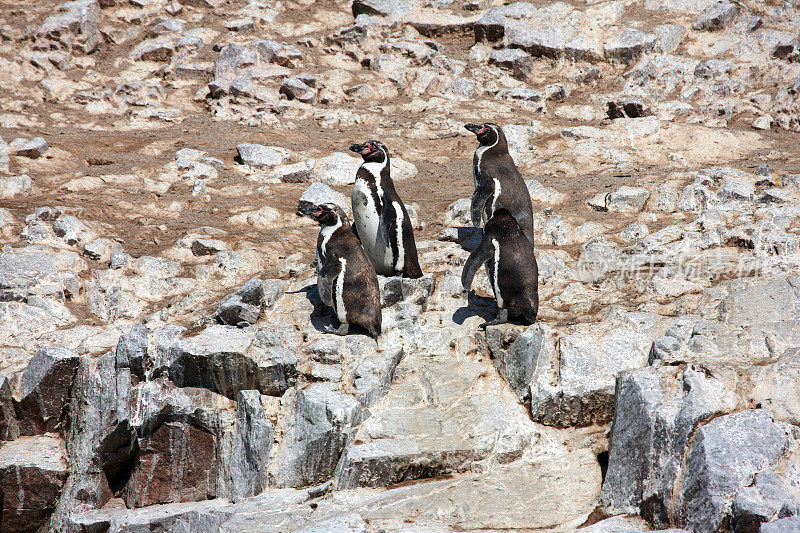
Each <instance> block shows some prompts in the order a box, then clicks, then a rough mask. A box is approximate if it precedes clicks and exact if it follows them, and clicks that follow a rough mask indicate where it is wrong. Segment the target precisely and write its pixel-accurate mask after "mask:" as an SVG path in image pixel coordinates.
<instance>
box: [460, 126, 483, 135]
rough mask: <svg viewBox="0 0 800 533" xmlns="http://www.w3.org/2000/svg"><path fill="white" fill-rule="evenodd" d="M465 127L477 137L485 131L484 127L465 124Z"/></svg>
mask: <svg viewBox="0 0 800 533" xmlns="http://www.w3.org/2000/svg"><path fill="white" fill-rule="evenodd" d="M464 127H465V128H466V129H467V130H469V131H471V132H472V133H474V134H475V135H477V134H478V133H480V131H481V130H482V129H483V126H479V125H478V124H464Z"/></svg>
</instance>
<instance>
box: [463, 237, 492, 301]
mask: <svg viewBox="0 0 800 533" xmlns="http://www.w3.org/2000/svg"><path fill="white" fill-rule="evenodd" d="M492 255H494V245H492V242H491V240H490V239H487V238H486V236H485V235H484V238H483V240H482V241H481V243H480V244H479V245H478V247H477V248H475V249H474V250H472V253H471V254H469V257H468V258H467V262H466V263H464V269H463V270H462V271H461V286H462V287H463V288H464V290H465V291H468V290H470V289H471V288H472V280H473V279H474V278H475V273H477V272H478V269H479V268H481V265H483V264H484V263H485V262H486V261H488V260H489V259H491V258H492Z"/></svg>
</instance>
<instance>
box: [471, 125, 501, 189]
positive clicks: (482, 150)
mask: <svg viewBox="0 0 800 533" xmlns="http://www.w3.org/2000/svg"><path fill="white" fill-rule="evenodd" d="M489 127H490V128H491V129H492V131H493V132H494V134H495V137H496V138H495V140H494V142H493V143H492V144H491V145H489V146H484V145H482V144H481V145H479V146H478V149H477V150H475V153H476V154H477V156H478V164H477V170H478V174H480V172H481V160H482V159H483V154H484V153H485V152H486V150H488V149H490V148H494V147H495V146H497V143H498V142H500V134H499V133H498V132H497V129H496V128H495V127H494V126H489ZM476 181H477V178H476Z"/></svg>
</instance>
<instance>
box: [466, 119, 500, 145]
mask: <svg viewBox="0 0 800 533" xmlns="http://www.w3.org/2000/svg"><path fill="white" fill-rule="evenodd" d="M464 127H465V128H466V129H468V130H469V131H471V132H472V133H474V134H475V136H476V137H477V138H478V142H479V143H481V144H482V145H483V146H492V145H493V144H495V143H497V141H498V140H500V138H501V137H502V136H503V133H502V132H503V130H501V129H500V126H498V125H497V124H495V123H493V122H484V123H483V124H465V125H464Z"/></svg>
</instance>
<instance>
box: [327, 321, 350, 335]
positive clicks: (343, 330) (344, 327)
mask: <svg viewBox="0 0 800 533" xmlns="http://www.w3.org/2000/svg"><path fill="white" fill-rule="evenodd" d="M349 330H350V324H348V323H347V322H344V323H342V324H340V325H339V327H338V328H335V327H333V326H331V325H330V324H328V325H327V326H325V333H333V334H334V335H347V332H348V331H349Z"/></svg>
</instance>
